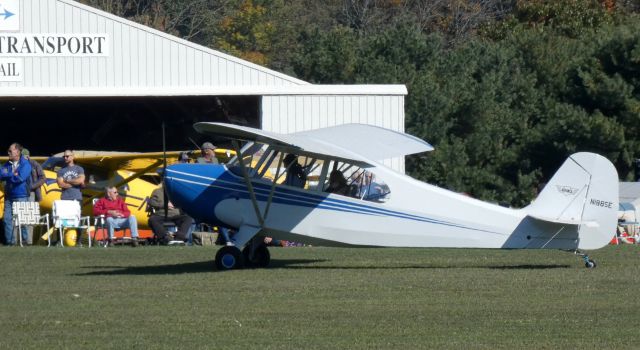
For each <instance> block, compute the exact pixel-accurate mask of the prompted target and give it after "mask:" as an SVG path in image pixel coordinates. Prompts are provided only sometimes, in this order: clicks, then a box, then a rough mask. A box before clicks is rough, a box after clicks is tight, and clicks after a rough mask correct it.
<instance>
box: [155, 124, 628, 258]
mask: <svg viewBox="0 0 640 350" xmlns="http://www.w3.org/2000/svg"><path fill="white" fill-rule="evenodd" d="M194 127H195V129H196V130H197V131H199V132H201V133H203V134H207V135H210V136H216V137H220V136H224V137H228V138H230V139H232V140H233V142H234V147H235V148H236V152H237V156H236V157H235V158H233V159H232V160H231V161H230V162H229V163H227V164H223V165H205V164H174V165H171V166H169V167H168V168H167V170H166V175H165V183H166V188H167V191H168V194H169V197H170V198H171V201H172V202H173V203H174V204H175V205H176V206H178V207H180V208H182V209H183V210H185V211H186V212H187V213H188V214H189V215H191V216H193V217H194V218H196V219H197V220H201V221H204V222H207V223H210V224H213V225H217V226H221V227H227V228H231V229H233V230H235V231H236V233H235V234H234V236H233V242H230V243H229V244H228V246H225V247H223V248H221V249H220V250H219V251H218V253H217V255H216V266H217V267H218V269H223V270H224V269H235V268H241V267H243V266H262V267H264V266H267V265H268V264H269V260H270V255H269V251H268V250H267V248H266V246H265V245H264V243H263V237H264V236H271V237H274V238H278V239H284V240H291V241H296V242H302V243H308V244H313V245H329V246H369V247H446V248H506V249H561V250H568V251H572V252H575V253H576V254H580V255H581V256H582V257H583V259H584V262H585V266H586V267H588V268H592V267H595V266H596V263H595V261H593V260H591V259H590V258H589V257H588V256H587V255H586V254H584V253H583V252H582V250H591V249H598V248H601V247H603V246H605V245H606V244H607V243H608V242H609V241H610V240H611V238H612V237H613V235H614V233H615V229H616V223H617V210H618V175H617V172H616V169H615V168H614V166H613V164H611V162H609V161H608V160H607V159H606V158H604V157H602V156H600V155H597V154H593V153H576V154H573V155H572V156H570V157H569V158H568V159H567V160H566V161H565V162H564V164H563V165H562V166H561V167H560V169H559V170H558V172H557V173H556V174H555V175H554V176H553V178H552V179H551V180H550V182H549V183H548V184H547V185H546V187H545V188H544V190H543V191H542V192H541V193H540V195H539V197H538V198H537V199H536V200H535V201H534V202H532V203H531V204H530V205H529V206H527V207H525V208H522V209H511V208H505V207H502V206H499V205H494V204H491V203H486V202H483V201H480V200H477V199H473V198H470V197H468V196H465V195H463V194H460V193H455V192H452V191H449V190H446V189H442V188H439V187H436V186H433V185H429V184H426V183H424V182H421V181H418V180H415V179H413V178H411V177H409V176H407V175H404V174H401V173H399V172H396V171H394V170H392V169H390V168H388V167H386V166H384V165H382V164H381V163H379V161H381V160H384V159H388V158H392V157H402V156H405V155H408V154H414V153H419V152H425V151H430V150H433V147H431V145H429V144H428V143H426V142H424V141H422V140H420V139H418V138H416V137H413V136H410V135H407V134H404V133H399V132H395V131H391V130H387V129H383V128H379V127H375V126H370V125H362V124H346V125H340V126H335V127H329V128H324V129H318V130H311V131H305V132H298V133H293V134H286V135H285V134H277V133H272V132H267V131H263V130H259V129H254V128H249V127H243V126H237V125H231V124H223V123H197V124H195V125H194ZM241 143H242V144H241ZM241 146H242V147H241ZM285 155H295V156H297V158H296V159H294V161H291V159H292V158H294V157H293V156H288V157H287V156H285ZM287 159H288V161H287ZM296 162H297V164H296ZM291 178H296V179H297V180H296V181H291Z"/></svg>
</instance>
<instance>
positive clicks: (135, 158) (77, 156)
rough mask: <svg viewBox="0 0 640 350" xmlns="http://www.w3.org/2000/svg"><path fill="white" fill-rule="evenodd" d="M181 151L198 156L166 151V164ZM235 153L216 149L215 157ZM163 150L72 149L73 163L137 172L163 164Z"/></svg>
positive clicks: (227, 157) (171, 162)
mask: <svg viewBox="0 0 640 350" xmlns="http://www.w3.org/2000/svg"><path fill="white" fill-rule="evenodd" d="M182 152H187V154H188V155H189V157H190V158H191V159H195V158H197V157H198V155H199V154H200V152H198V151H167V152H166V156H167V165H170V164H173V163H176V162H177V161H178V156H179V155H180V153H182ZM62 154H63V153H58V154H55V155H54V157H62ZM234 155H235V152H234V151H230V150H227V149H216V157H217V158H218V159H219V160H220V161H222V162H226V161H228V160H229V159H230V158H231V157H232V156H234ZM164 156H165V153H164V152H140V153H138V152H105V151H74V160H75V163H77V164H79V165H83V164H85V165H93V166H96V167H104V168H107V169H110V170H129V171H134V172H138V171H141V170H145V172H148V171H153V170H155V168H158V167H160V166H161V165H162V164H163V158H164Z"/></svg>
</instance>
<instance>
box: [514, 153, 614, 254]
mask: <svg viewBox="0 0 640 350" xmlns="http://www.w3.org/2000/svg"><path fill="white" fill-rule="evenodd" d="M525 210H526V212H527V214H528V215H529V216H531V217H533V218H535V219H538V220H543V221H547V222H552V223H557V224H566V225H575V226H576V227H577V231H578V246H577V248H579V249H598V248H601V247H604V246H605V245H606V244H607V243H608V242H609V241H610V240H611V238H612V237H613V235H614V234H615V229H616V224H617V219H618V172H617V171H616V169H615V167H614V166H613V164H611V162H610V161H609V160H608V159H606V158H604V157H603V156H600V155H598V154H594V153H586V152H582V153H575V154H573V155H571V156H570V157H569V158H568V159H567V160H566V161H565V162H564V164H562V166H561V167H560V169H559V170H558V171H557V172H556V173H555V175H554V176H553V177H552V178H551V180H550V181H549V183H548V184H547V185H546V186H545V188H544V190H543V191H542V192H541V193H540V195H539V196H538V198H536V200H535V201H534V202H533V203H532V204H531V205H529V206H528V207H526V208H525Z"/></svg>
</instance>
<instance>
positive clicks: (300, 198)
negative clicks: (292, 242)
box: [167, 164, 497, 233]
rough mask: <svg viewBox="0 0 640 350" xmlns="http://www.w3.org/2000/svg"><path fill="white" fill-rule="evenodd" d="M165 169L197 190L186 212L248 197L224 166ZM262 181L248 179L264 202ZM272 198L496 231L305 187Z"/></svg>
mask: <svg viewBox="0 0 640 350" xmlns="http://www.w3.org/2000/svg"><path fill="white" fill-rule="evenodd" d="M167 171H168V173H167V178H170V179H172V180H174V181H177V182H181V183H182V184H183V185H184V184H189V187H192V189H191V190H190V191H192V192H193V193H199V195H198V196H195V197H194V196H191V200H189V201H188V203H178V204H179V205H181V206H182V208H183V209H185V210H186V211H187V212H195V213H201V212H202V210H203V209H205V208H203V205H202V204H205V203H206V206H208V207H209V208H213V207H215V205H217V204H218V203H219V202H221V201H222V200H225V199H229V198H234V199H237V198H241V199H250V195H249V191H248V190H247V186H246V184H245V183H244V180H243V179H242V178H241V177H238V176H236V175H234V174H232V173H231V172H230V171H228V170H227V169H226V168H225V167H224V166H221V165H204V164H175V165H172V166H170V167H169V168H168V169H167ZM262 181H264V180H257V179H255V180H253V181H252V185H253V188H254V193H255V196H256V200H258V201H262V202H266V201H268V199H269V193H270V192H271V185H272V184H271V182H268V183H267V182H266V181H265V182H262ZM196 187H199V188H200V189H199V190H196V189H195V188H196ZM204 192H206V193H207V194H206V200H205V201H204V202H203V203H199V200H198V199H199V198H198V197H200V196H201V195H203V194H204ZM172 200H173V198H172ZM272 201H273V203H278V204H284V205H292V206H301V207H307V208H319V209H325V210H336V211H343V212H350V213H357V214H363V215H373V216H390V217H396V218H403V219H408V220H415V221H421V222H429V223H434V224H440V225H445V226H452V227H458V228H463V229H469V230H474V231H482V232H489V233H497V232H492V231H486V230H479V229H477V228H472V227H468V226H464V225H460V224H456V223H452V222H447V221H443V220H437V219H433V218H428V217H424V216H418V215H413V214H409V213H404V212H399V211H394V210H389V209H385V208H379V207H375V206H372V205H367V204H366V203H367V202H364V201H362V203H354V202H352V201H348V200H341V199H337V198H330V197H329V195H328V194H315V193H310V192H309V191H305V190H298V189H293V188H287V187H285V186H276V189H275V192H274V194H273V198H272ZM174 202H175V201H174ZM210 214H211V215H212V214H213V212H212V211H211V213H210ZM211 215H206V216H205V217H206V218H207V219H209V220H210V219H211V218H212V217H213V216H215V215H213V216H211ZM216 221H217V220H216Z"/></svg>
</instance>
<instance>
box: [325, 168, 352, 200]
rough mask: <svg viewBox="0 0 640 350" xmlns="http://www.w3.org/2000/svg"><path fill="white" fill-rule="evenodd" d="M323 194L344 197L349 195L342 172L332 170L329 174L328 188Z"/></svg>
mask: <svg viewBox="0 0 640 350" xmlns="http://www.w3.org/2000/svg"><path fill="white" fill-rule="evenodd" d="M325 192H329V193H335V194H341V195H344V196H348V195H349V185H348V184H347V179H346V178H345V177H344V175H343V174H342V172H341V171H340V170H338V169H333V170H332V171H331V173H330V174H329V186H328V187H327V188H326V189H325Z"/></svg>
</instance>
